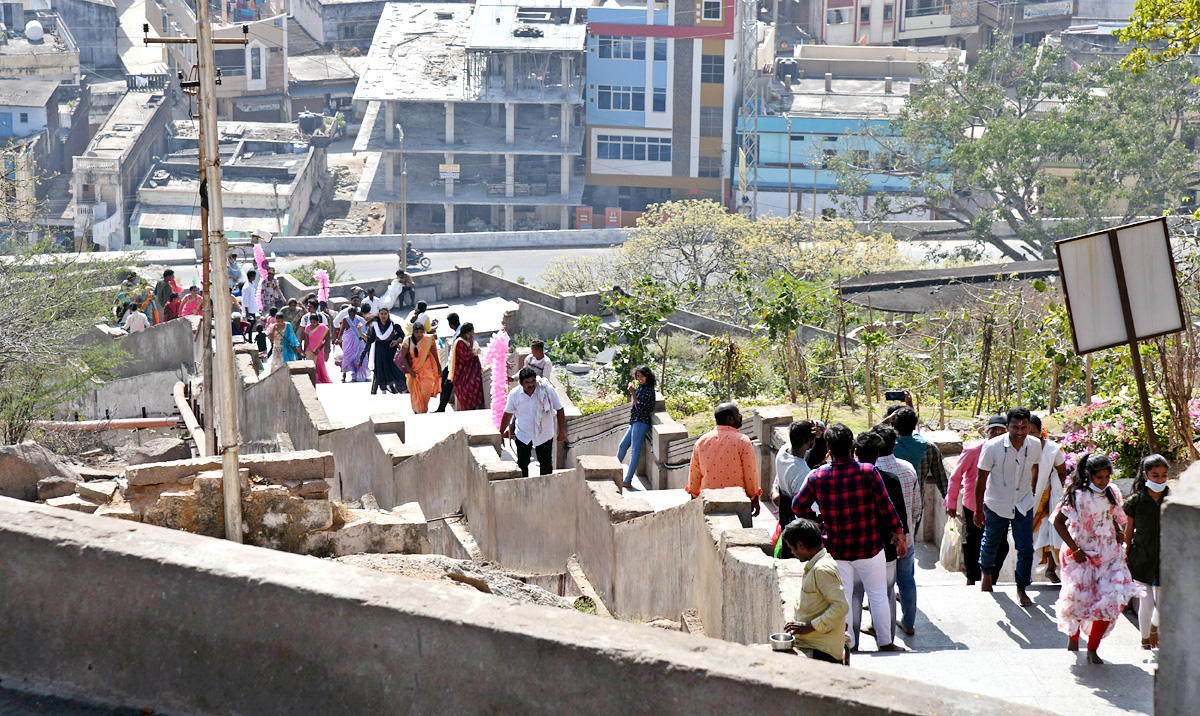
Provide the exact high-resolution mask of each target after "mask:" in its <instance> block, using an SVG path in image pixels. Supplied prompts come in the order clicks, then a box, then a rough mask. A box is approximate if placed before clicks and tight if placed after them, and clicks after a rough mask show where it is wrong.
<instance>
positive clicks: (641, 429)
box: [617, 423, 650, 484]
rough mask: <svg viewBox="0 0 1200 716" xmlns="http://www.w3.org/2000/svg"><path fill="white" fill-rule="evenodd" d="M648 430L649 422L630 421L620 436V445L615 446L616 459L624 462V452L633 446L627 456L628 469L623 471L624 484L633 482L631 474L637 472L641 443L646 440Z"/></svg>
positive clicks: (640, 455) (640, 457) (640, 456)
mask: <svg viewBox="0 0 1200 716" xmlns="http://www.w3.org/2000/svg"><path fill="white" fill-rule="evenodd" d="M648 432H650V423H630V424H629V429H628V430H626V431H625V437H623V438H621V446H620V447H618V448H617V459H618V460H620V461H621V462H625V453H627V452H629V448H631V447H632V448H633V455H631V456H630V458H629V469H628V470H626V471H625V482H626V484H628V483H631V482H633V476H634V475H635V474H637V466H638V461H639V460H641V459H642V445H644V444H645V442H646V433H648Z"/></svg>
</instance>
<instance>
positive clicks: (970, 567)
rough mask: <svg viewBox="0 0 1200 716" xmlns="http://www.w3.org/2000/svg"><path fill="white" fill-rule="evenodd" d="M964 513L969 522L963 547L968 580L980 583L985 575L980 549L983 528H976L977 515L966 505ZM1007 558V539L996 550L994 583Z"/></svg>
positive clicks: (993, 571) (963, 509)
mask: <svg viewBox="0 0 1200 716" xmlns="http://www.w3.org/2000/svg"><path fill="white" fill-rule="evenodd" d="M962 511H963V519H964V520H966V522H967V534H966V539H965V540H963V547H962V548H963V564H964V565H966V570H967V579H969V580H971V581H972V582H978V581H979V580H980V578H981V577H982V575H983V571H982V570H981V569H980V568H979V548H980V546H981V545H982V544H983V528H982V527H976V526H975V513H974V512H972V511H971V510H969V509H967V506H966V505H963V508H962ZM1006 557H1008V539H1007V538H1005V539H1004V540H1002V541H1001V542H1000V547H999V549H997V550H996V566H995V567H994V568H993V569H992V581H993V582H995V581H996V580H997V579H998V578H999V577H1000V565H1002V564H1004V559H1005V558H1006Z"/></svg>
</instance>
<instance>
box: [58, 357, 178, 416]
mask: <svg viewBox="0 0 1200 716" xmlns="http://www.w3.org/2000/svg"><path fill="white" fill-rule="evenodd" d="M189 377H190V373H189V372H188V371H186V370H184V369H183V368H182V367H177V368H176V369H175V370H173V371H171V370H164V371H158V372H154V373H143V374H142V375H139V376H134V377H132V378H119V379H117V380H112V381H109V382H107V383H104V384H103V385H99V386H97V387H95V388H93V389H91V390H89V391H87V392H86V393H85V394H84V395H82V396H80V397H79V398H76V399H75V400H73V401H71V404H70V405H69V406H68V407H67V410H66V413H67V414H68V415H69V416H70V417H71V418H74V417H75V414H76V413H77V414H78V416H79V419H80V420H113V419H117V418H142V417H150V418H156V417H163V416H167V415H174V414H175V411H176V408H175V394H174V390H175V384H176V383H178V382H180V381H183V382H185V383H186V382H187V380H188V378H189Z"/></svg>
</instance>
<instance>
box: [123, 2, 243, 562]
mask: <svg viewBox="0 0 1200 716" xmlns="http://www.w3.org/2000/svg"><path fill="white" fill-rule="evenodd" d="M210 15H211V9H210V8H209V4H208V0H200V1H199V2H197V3H196V38H195V39H192V38H184V37H170V38H152V37H149V27H148V26H145V25H143V28H142V29H143V31H144V32H146V34H147V37H146V38H145V42H146V44H152V43H153V44H194V45H196V57H197V63H196V67H195V70H196V80H192V81H184V80H183V77H182V72H181V73H180V86H181V89H183V91H184V92H185V93H187V94H193V93H195V94H198V96H199V100H200V101H199V103H198V106H197V114H198V118H199V120H200V212H201V222H202V225H201V231H202V232H203V235H204V249H205V252H204V253H205V257H204V267H203V268H204V271H205V274H206V275H207V277H208V278H207V279H206V283H207V286H206V294H207V295H206V296H205V300H204V306H205V311H206V312H209V315H212V316H213V317H214V319H210V321H209V324H210V325H211V326H213V328H214V329H215V330H214V331H213V335H214V337H215V349H216V350H215V353H216V361H215V362H216V367H215V370H213V369H212V366H211V363H212V359H211V352H212V351H211V350H209V349H208V348H207V345H206V350H205V353H206V354H209V355H206V357H205V359H204V361H203V363H204V364H206V366H205V367H206V368H207V369H208V372H206V373H205V374H204V385H205V391H206V393H207V395H206V398H205V401H206V403H207V404H209V405H212V404H213V403H215V404H216V405H215V406H213V407H215V410H214V411H213V412H211V413H209V414H208V415H206V416H205V426H206V427H205V433H206V438H207V437H208V435H209V434H210V431H211V428H209V427H208V426H209V425H211V424H213V423H214V422H215V423H216V425H217V426H219V427H220V440H219V442H217V441H214V442H213V443H209V444H208V445H207V449H208V451H209V452H210V453H211V454H215V453H216V452H217V451H219V452H220V455H221V470H222V487H223V490H222V491H223V495H224V508H225V538H226V539H228V540H232V541H234V542H241V541H242V486H241V479H240V477H239V476H238V467H239V465H238V427H237V410H236V407H235V405H234V390H235V382H234V365H233V330H232V324H231V322H230V320H229V317H230V316H231V315H232V313H233V296H232V294H231V293H230V291H229V288H228V287H227V286H225V285H224V281H222V280H220V276H219V274H220V272H221V271H224V270H225V268H224V262H225V259H226V257H227V256H228V253H229V246H228V243H227V242H226V240H225V215H224V208H223V203H222V198H221V152H220V148H219V143H220V136H219V135H218V133H217V97H216V92H217V85H218V84H220V81H221V79H220V69H219V68H217V67H216V66H215V65H216V63H215V61H214V53H213V45H214V44H221V45H232V44H237V45H243V46H244V45H246V44H247V41H248V35H249V31H250V28H249V27H248V26H246V25H243V26H242V39H232V38H228V39H227V38H221V39H213V36H212V23H211V21H210V19H209V18H210ZM189 90H191V91H190V92H189ZM217 262H220V265H215V264H217ZM214 274H218V275H214ZM210 304H211V306H210ZM222 316H223V317H224V320H221V321H217V320H215V318H216V317H222ZM202 335H203V336H204V340H205V342H206V344H208V345H211V342H210V340H209V336H208V334H207V333H203V334H202ZM214 393H215V397H216V400H213V394H214Z"/></svg>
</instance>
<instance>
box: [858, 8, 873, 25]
mask: <svg viewBox="0 0 1200 716" xmlns="http://www.w3.org/2000/svg"><path fill="white" fill-rule="evenodd" d="M858 21H859V22H870V21H871V8H870V6H869V5H863V6H862V7H860V8H859V9H858Z"/></svg>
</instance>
